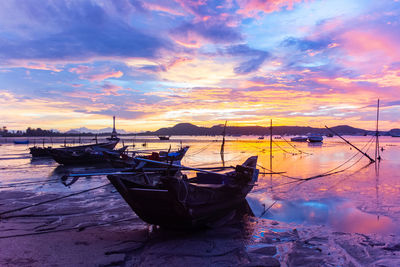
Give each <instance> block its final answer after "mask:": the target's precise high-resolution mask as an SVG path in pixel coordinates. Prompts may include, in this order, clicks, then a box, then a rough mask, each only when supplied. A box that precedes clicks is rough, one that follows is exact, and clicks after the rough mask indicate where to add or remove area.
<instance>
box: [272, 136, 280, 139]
mask: <svg viewBox="0 0 400 267" xmlns="http://www.w3.org/2000/svg"><path fill="white" fill-rule="evenodd" d="M274 139H282V137H280V136H275V137H274Z"/></svg>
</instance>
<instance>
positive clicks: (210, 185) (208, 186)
mask: <svg viewBox="0 0 400 267" xmlns="http://www.w3.org/2000/svg"><path fill="white" fill-rule="evenodd" d="M190 184H191V185H194V186H198V187H207V188H214V189H216V188H221V187H224V186H225V185H224V184H203V183H190Z"/></svg>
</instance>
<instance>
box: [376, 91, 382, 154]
mask: <svg viewBox="0 0 400 267" xmlns="http://www.w3.org/2000/svg"><path fill="white" fill-rule="evenodd" d="M378 122H379V98H378V107H377V110H376V131H375V138H376V139H375V161H377V160H381V155H380V153H379V127H378Z"/></svg>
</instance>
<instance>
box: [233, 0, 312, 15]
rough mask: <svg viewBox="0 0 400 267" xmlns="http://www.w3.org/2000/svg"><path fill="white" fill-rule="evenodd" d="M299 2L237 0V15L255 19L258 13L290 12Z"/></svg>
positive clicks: (299, 0)
mask: <svg viewBox="0 0 400 267" xmlns="http://www.w3.org/2000/svg"><path fill="white" fill-rule="evenodd" d="M306 1H307V0H306ZM301 2H303V0H269V1H265V0H238V4H239V6H240V9H239V11H238V13H239V14H243V15H245V16H247V17H255V16H257V14H258V13H259V12H260V11H261V12H264V13H272V12H276V11H280V10H282V9H287V10H290V9H293V6H294V5H295V4H297V3H301Z"/></svg>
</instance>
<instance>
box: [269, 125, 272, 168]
mask: <svg viewBox="0 0 400 267" xmlns="http://www.w3.org/2000/svg"><path fill="white" fill-rule="evenodd" d="M269 168H270V171H271V172H272V119H271V123H270V126H269Z"/></svg>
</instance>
